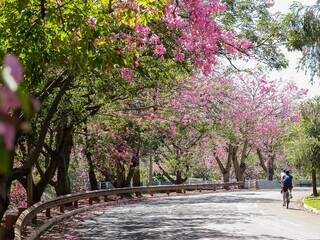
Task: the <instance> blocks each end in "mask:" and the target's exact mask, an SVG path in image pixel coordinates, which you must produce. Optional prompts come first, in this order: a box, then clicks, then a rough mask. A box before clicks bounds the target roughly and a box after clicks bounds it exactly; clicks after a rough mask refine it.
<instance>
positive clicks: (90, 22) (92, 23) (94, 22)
mask: <svg viewBox="0 0 320 240" xmlns="http://www.w3.org/2000/svg"><path fill="white" fill-rule="evenodd" d="M87 24H88V26H89V28H91V29H93V28H95V27H96V25H97V19H96V18H95V17H93V16H89V17H88V20H87Z"/></svg>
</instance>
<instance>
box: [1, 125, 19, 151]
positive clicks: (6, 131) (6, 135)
mask: <svg viewBox="0 0 320 240" xmlns="http://www.w3.org/2000/svg"><path fill="white" fill-rule="evenodd" d="M0 135H1V136H2V137H3V139H4V143H5V145H6V147H7V149H8V150H13V147H14V141H15V137H16V128H15V126H14V125H12V124H10V123H4V122H0Z"/></svg>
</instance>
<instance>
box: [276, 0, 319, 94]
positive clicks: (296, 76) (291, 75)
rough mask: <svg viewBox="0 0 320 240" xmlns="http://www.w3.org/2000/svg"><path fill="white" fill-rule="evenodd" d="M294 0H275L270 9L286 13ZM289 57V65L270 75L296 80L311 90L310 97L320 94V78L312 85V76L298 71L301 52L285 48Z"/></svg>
mask: <svg viewBox="0 0 320 240" xmlns="http://www.w3.org/2000/svg"><path fill="white" fill-rule="evenodd" d="M293 2H294V1H291V0H275V5H274V7H272V8H271V9H270V11H271V12H273V13H275V12H281V13H286V12H288V11H289V8H290V5H291V4H292V3H293ZM296 2H301V3H302V4H304V5H312V4H314V3H315V2H316V1H315V0H300V1H296ZM284 52H285V54H286V57H287V59H288V60H289V67H288V68H287V69H285V70H282V71H272V72H271V73H270V76H271V77H273V78H283V79H285V80H288V81H294V82H296V83H297V85H299V86H300V87H303V88H306V89H308V90H309V93H308V97H313V96H316V95H320V79H319V78H315V83H314V84H313V85H312V84H311V83H310V76H308V75H305V73H304V71H303V70H300V71H298V70H297V69H296V68H297V66H298V63H299V59H300V57H301V54H300V53H299V52H288V51H286V50H284Z"/></svg>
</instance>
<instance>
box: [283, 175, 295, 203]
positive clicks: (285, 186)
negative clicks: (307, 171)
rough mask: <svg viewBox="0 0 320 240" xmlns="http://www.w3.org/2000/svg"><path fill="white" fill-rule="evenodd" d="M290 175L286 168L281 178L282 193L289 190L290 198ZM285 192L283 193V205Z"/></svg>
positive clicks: (291, 186)
mask: <svg viewBox="0 0 320 240" xmlns="http://www.w3.org/2000/svg"><path fill="white" fill-rule="evenodd" d="M292 179H293V177H292V175H291V174H290V171H289V170H286V175H285V176H284V178H283V193H285V192H287V191H289V194H290V198H292V188H293V184H292ZM285 200H286V199H285V194H283V206H285Z"/></svg>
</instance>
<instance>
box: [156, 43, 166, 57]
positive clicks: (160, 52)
mask: <svg viewBox="0 0 320 240" xmlns="http://www.w3.org/2000/svg"><path fill="white" fill-rule="evenodd" d="M166 51H167V50H166V48H165V47H164V46H163V45H162V44H158V45H156V47H155V49H154V54H155V55H156V56H158V57H162V56H163V55H164V54H165V53H166Z"/></svg>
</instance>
